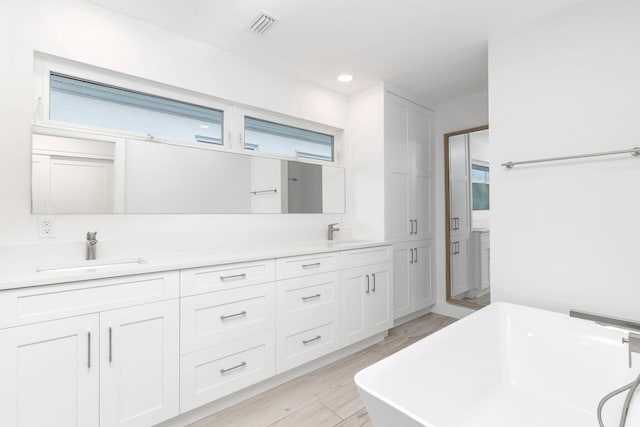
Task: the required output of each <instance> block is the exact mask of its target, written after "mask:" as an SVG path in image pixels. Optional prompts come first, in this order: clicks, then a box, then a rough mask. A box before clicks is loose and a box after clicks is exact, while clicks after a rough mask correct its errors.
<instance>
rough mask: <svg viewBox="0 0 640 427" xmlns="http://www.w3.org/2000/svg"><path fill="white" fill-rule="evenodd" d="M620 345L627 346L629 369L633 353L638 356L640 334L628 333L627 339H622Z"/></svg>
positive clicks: (639, 351) (639, 352)
mask: <svg viewBox="0 0 640 427" xmlns="http://www.w3.org/2000/svg"><path fill="white" fill-rule="evenodd" d="M622 344H629V367H630V368H631V359H632V356H633V353H638V354H640V334H636V333H634V332H629V338H622Z"/></svg>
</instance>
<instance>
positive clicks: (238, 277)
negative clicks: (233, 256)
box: [220, 273, 247, 280]
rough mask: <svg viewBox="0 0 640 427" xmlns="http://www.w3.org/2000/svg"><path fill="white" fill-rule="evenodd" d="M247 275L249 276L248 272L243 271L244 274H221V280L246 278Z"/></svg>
mask: <svg viewBox="0 0 640 427" xmlns="http://www.w3.org/2000/svg"><path fill="white" fill-rule="evenodd" d="M245 277H247V274H246V273H242V274H234V275H233V276H220V280H229V279H244V278H245Z"/></svg>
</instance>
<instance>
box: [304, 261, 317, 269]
mask: <svg viewBox="0 0 640 427" xmlns="http://www.w3.org/2000/svg"><path fill="white" fill-rule="evenodd" d="M315 267H320V263H319V262H314V263H313V264H302V268H315Z"/></svg>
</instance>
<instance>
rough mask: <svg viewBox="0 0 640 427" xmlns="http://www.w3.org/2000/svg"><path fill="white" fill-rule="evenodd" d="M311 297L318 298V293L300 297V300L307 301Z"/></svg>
mask: <svg viewBox="0 0 640 427" xmlns="http://www.w3.org/2000/svg"><path fill="white" fill-rule="evenodd" d="M313 298H320V294H315V295H311V296H310V297H302V301H307V300H310V299H313Z"/></svg>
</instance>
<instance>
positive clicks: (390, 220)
mask: <svg viewBox="0 0 640 427" xmlns="http://www.w3.org/2000/svg"><path fill="white" fill-rule="evenodd" d="M385 185H386V186H387V213H386V216H387V219H386V221H387V238H388V239H389V240H392V241H394V242H402V241H405V240H410V239H413V232H414V230H415V226H414V222H413V216H411V214H412V212H413V211H414V210H415V207H414V202H412V199H411V197H410V194H412V192H413V191H414V190H413V184H412V182H411V177H410V176H409V175H408V174H403V173H396V172H389V173H387V179H386V184H385Z"/></svg>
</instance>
